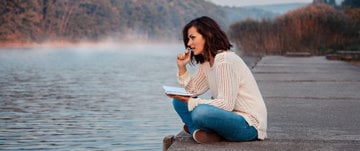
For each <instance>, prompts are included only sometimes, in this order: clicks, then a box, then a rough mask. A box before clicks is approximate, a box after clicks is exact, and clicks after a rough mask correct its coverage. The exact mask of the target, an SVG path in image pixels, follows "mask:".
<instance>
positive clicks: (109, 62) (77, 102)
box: [0, 45, 193, 150]
mask: <svg viewBox="0 0 360 151" xmlns="http://www.w3.org/2000/svg"><path fill="white" fill-rule="evenodd" d="M182 50H183V46H182V45H131V46H116V47H112V46H108V47H76V48H75V47H67V48H32V49H11V50H10V49H2V50H0V150H161V148H162V139H163V138H164V136H167V135H175V134H177V133H178V132H180V131H181V130H182V123H181V122H180V119H179V118H178V117H177V115H176V113H175V111H174V110H173V108H172V104H171V101H170V100H171V99H169V98H168V97H166V96H165V95H164V94H163V90H162V87H161V86H162V85H164V84H165V85H173V86H176V85H177V81H176V72H177V68H176V63H175V59H176V54H177V53H179V52H181V51H182ZM192 70H193V69H192Z"/></svg>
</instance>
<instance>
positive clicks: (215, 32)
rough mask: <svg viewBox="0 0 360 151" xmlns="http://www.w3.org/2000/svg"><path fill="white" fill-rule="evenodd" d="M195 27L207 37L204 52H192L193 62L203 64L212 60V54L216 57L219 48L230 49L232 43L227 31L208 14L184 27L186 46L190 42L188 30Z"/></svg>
mask: <svg viewBox="0 0 360 151" xmlns="http://www.w3.org/2000/svg"><path fill="white" fill-rule="evenodd" d="M191 27H195V28H196V29H197V32H199V33H200V34H201V35H202V36H203V38H204V39H205V46H204V51H205V52H204V54H199V55H194V54H193V52H192V54H191V55H192V57H191V62H192V63H194V61H195V62H196V63H197V64H198V63H200V64H202V63H204V62H205V61H210V56H212V57H215V56H216V54H217V53H218V51H219V50H230V48H231V47H232V45H231V44H230V41H229V39H228V37H227V36H226V34H225V32H224V31H223V30H222V29H221V28H220V26H219V25H218V24H217V23H216V21H215V20H213V19H212V18H210V17H208V16H202V17H199V18H196V19H194V20H192V21H190V22H189V23H188V24H187V25H186V26H185V27H184V29H183V41H184V45H185V48H187V47H188V46H187V43H188V42H189V37H188V31H189V29H190V28H191Z"/></svg>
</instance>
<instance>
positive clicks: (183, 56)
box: [176, 49, 191, 69]
mask: <svg viewBox="0 0 360 151" xmlns="http://www.w3.org/2000/svg"><path fill="white" fill-rule="evenodd" d="M190 60H191V51H190V50H189V49H186V51H185V52H183V53H180V54H178V55H177V60H176V63H177V65H178V67H179V69H181V68H186V64H188V63H189V62H190Z"/></svg>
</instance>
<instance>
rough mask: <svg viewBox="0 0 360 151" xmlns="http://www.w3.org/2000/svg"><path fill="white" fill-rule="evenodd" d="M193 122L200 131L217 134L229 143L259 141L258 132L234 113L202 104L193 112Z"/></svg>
mask: <svg viewBox="0 0 360 151" xmlns="http://www.w3.org/2000/svg"><path fill="white" fill-rule="evenodd" d="M191 119H192V122H193V123H194V124H195V127H197V128H198V129H200V130H203V131H207V132H211V131H213V132H216V133H217V134H219V135H220V136H222V137H223V138H225V139H226V140H229V141H251V140H255V139H257V130H256V129H255V128H254V127H253V126H249V124H248V123H247V122H246V120H245V119H244V118H243V117H242V116H240V115H238V114H235V113H233V112H228V111H225V110H223V109H220V108H217V107H214V106H211V105H207V104H201V105H198V106H197V107H195V108H194V110H193V111H192V112H191Z"/></svg>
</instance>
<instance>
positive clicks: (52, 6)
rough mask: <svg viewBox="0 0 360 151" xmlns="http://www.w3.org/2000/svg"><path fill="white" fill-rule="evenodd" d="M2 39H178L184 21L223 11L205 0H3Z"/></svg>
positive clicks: (222, 17)
mask: <svg viewBox="0 0 360 151" xmlns="http://www.w3.org/2000/svg"><path fill="white" fill-rule="evenodd" d="M0 14H1V15H0V22H1V24H0V42H14V41H15V42H44V41H56V40H64V41H73V42H76V41H80V40H89V41H98V40H101V39H104V38H108V37H111V38H114V39H116V40H124V39H126V40H139V39H140V40H141V39H154V40H169V39H172V40H174V39H175V40H178V39H180V37H181V35H180V34H181V30H182V26H184V25H185V24H186V23H187V22H188V21H190V20H191V19H193V18H194V17H197V16H202V15H208V16H211V17H213V18H215V19H216V20H218V21H220V22H221V23H222V26H226V24H227V22H228V21H227V20H226V17H225V16H226V15H225V12H224V11H223V10H222V9H221V8H219V7H218V6H216V5H215V4H213V3H210V2H207V1H204V0H181V1H178V0H1V1H0Z"/></svg>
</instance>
